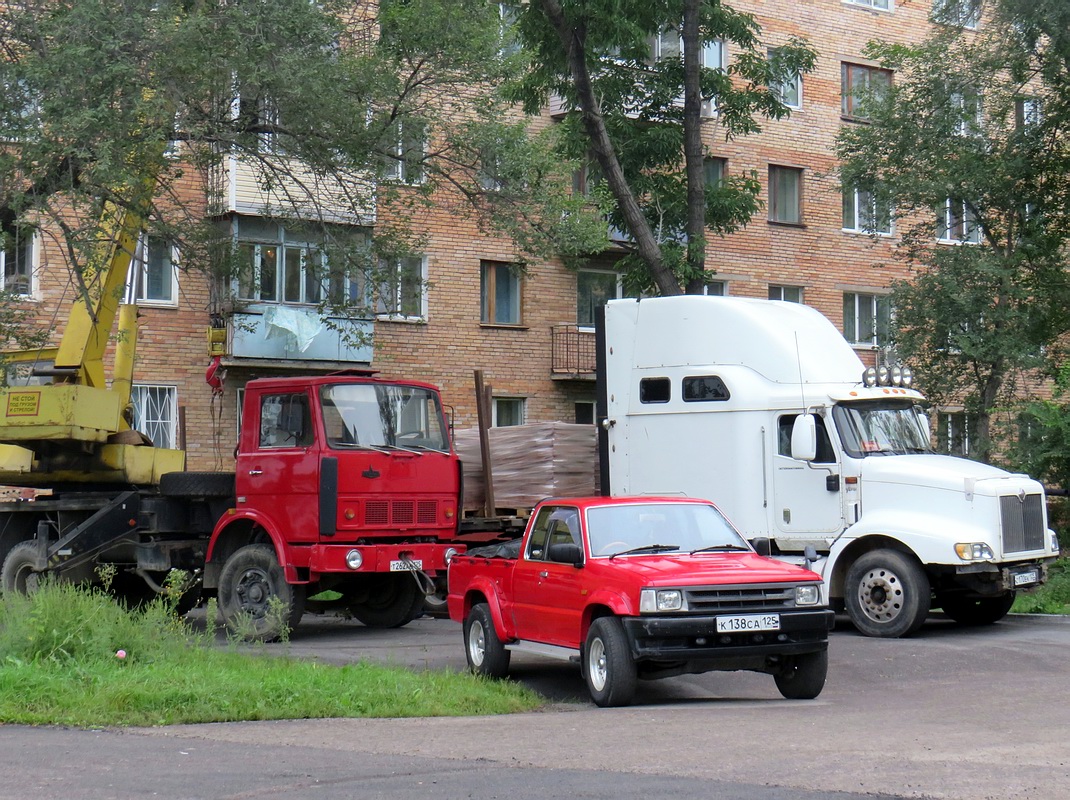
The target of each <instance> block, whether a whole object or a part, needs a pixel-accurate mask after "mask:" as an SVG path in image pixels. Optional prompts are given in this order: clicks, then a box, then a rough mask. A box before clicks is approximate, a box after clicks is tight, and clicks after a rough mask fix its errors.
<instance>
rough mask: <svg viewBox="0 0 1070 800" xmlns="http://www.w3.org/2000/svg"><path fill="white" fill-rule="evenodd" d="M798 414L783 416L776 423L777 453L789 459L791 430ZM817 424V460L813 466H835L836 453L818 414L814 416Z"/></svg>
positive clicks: (822, 419)
mask: <svg viewBox="0 0 1070 800" xmlns="http://www.w3.org/2000/svg"><path fill="white" fill-rule="evenodd" d="M798 416H799V415H798V414H785V415H784V416H782V417H781V418H780V419H779V420H778V421H777V453H778V454H780V455H782V456H786V457H787V458H791V429H792V426H793V425H794V424H795V418H796V417H798ZM814 420H815V421H816V423H817V458H815V459H814V463H815V464H835V463H836V451H835V450H834V449H833V448H832V440H831V439H830V438H829V434H828V430H827V429H826V428H825V418H824V417H822V416H821V415H820V414H815V415H814Z"/></svg>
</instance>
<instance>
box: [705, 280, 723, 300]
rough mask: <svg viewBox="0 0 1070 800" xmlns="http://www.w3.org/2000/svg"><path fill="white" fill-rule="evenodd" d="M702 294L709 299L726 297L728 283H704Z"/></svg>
mask: <svg viewBox="0 0 1070 800" xmlns="http://www.w3.org/2000/svg"><path fill="white" fill-rule="evenodd" d="M702 293H703V294H704V295H707V296H709V297H727V296H728V281H706V282H705V283H704V284H702Z"/></svg>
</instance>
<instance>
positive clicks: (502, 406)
mask: <svg viewBox="0 0 1070 800" xmlns="http://www.w3.org/2000/svg"><path fill="white" fill-rule="evenodd" d="M493 401H494V402H493V403H491V426H492V427H494V428H506V427H509V426H512V425H523V424H524V406H525V404H526V402H527V401H526V400H525V399H524V398H523V397H495V398H493Z"/></svg>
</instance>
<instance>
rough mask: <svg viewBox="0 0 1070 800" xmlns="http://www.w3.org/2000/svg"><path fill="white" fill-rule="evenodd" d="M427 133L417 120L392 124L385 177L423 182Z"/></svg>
mask: <svg viewBox="0 0 1070 800" xmlns="http://www.w3.org/2000/svg"><path fill="white" fill-rule="evenodd" d="M425 152H426V135H425V133H424V129H423V126H422V125H420V124H419V123H418V122H417V121H416V120H411V119H409V120H398V121H396V122H395V123H394V124H393V125H391V126H390V130H389V138H388V141H387V143H386V155H385V156H384V158H383V178H384V179H385V180H390V181H399V182H401V183H409V184H415V183H423V180H424V164H423V159H424V155H425Z"/></svg>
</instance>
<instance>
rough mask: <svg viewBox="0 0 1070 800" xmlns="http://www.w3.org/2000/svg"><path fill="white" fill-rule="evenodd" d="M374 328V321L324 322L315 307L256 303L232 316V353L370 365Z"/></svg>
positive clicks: (236, 354)
mask: <svg viewBox="0 0 1070 800" xmlns="http://www.w3.org/2000/svg"><path fill="white" fill-rule="evenodd" d="M332 322H333V324H332ZM372 326H373V323H372V321H371V320H358V321H355V322H354V321H348V320H341V319H338V320H331V319H327V320H324V319H323V318H322V317H321V316H320V313H319V309H317V308H312V307H303V306H288V305H275V304H268V303H256V304H250V305H249V306H248V307H247V308H245V309H243V310H242V311H236V312H234V314H232V315H231V319H230V324H229V325H228V326H227V327H228V328H229V334H230V341H229V348H228V352H229V354H230V355H231V356H233V357H235V358H249V359H266V360H286V361H318V362H359V363H363V364H369V363H371V360H372V354H373V347H372V331H373V327H372ZM343 331H345V334H343Z"/></svg>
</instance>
